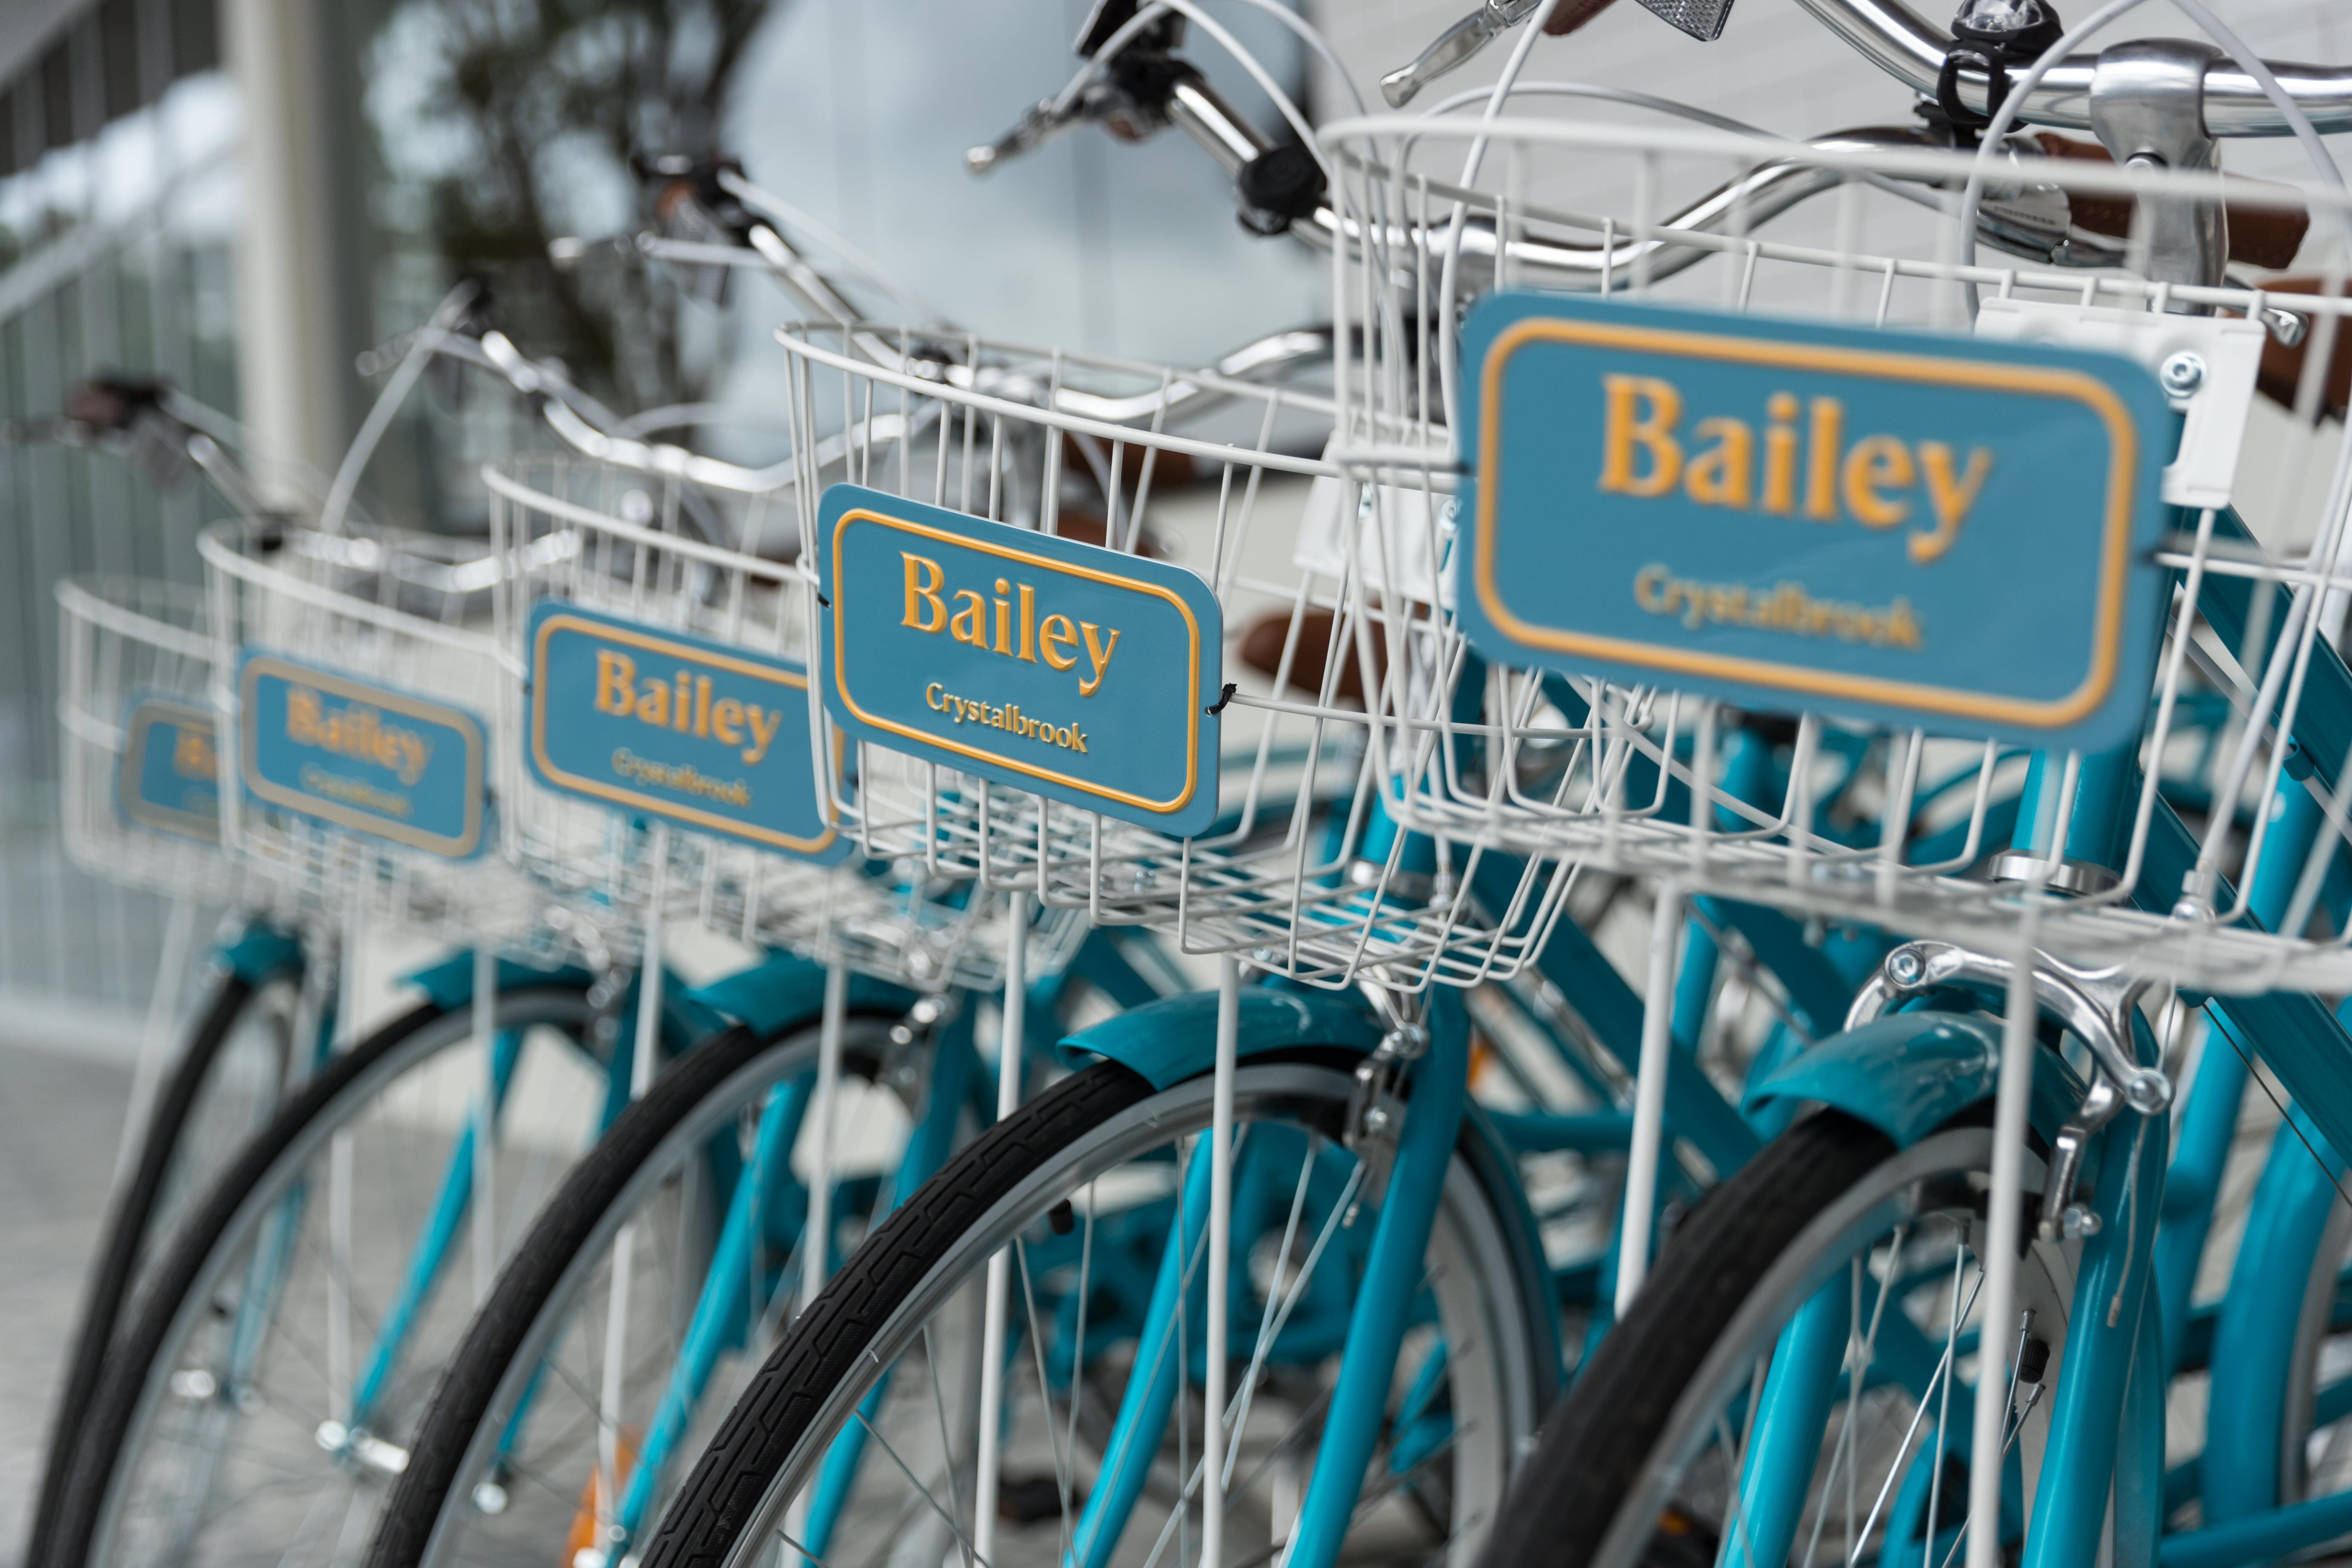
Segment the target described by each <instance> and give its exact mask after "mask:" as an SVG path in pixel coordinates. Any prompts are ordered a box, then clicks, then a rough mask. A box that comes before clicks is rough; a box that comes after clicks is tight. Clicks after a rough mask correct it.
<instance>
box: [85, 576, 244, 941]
mask: <svg viewBox="0 0 2352 1568" xmlns="http://www.w3.org/2000/svg"><path fill="white" fill-rule="evenodd" d="M57 598H58V618H59V623H60V626H61V629H62V632H63V638H62V651H63V668H62V671H61V679H60V680H59V682H58V732H59V736H60V739H61V742H62V755H61V756H60V758H59V766H58V806H59V814H60V818H61V823H62V826H63V829H64V837H65V845H66V853H67V854H68V855H69V856H71V857H72V858H73V861H74V864H75V865H77V866H79V867H80V868H82V869H83V870H85V871H87V872H89V874H90V875H91V876H93V877H100V878H103V879H107V880H109V881H113V882H119V883H121V884H122V885H123V886H125V887H132V888H142V889H150V890H152V891H154V892H159V893H167V894H171V895H173V896H176V897H182V898H187V899H191V900H195V901H196V902H198V903H200V904H210V905H214V906H216V907H221V908H237V909H251V910H256V911H257V912H264V913H266V912H269V911H270V910H272V909H273V907H275V906H277V905H279V904H281V903H283V902H284V901H285V900H283V899H282V898H281V897H280V896H279V891H278V889H277V888H276V886H275V885H274V884H272V883H271V882H270V881H269V880H268V879H267V878H263V877H260V876H257V875H256V874H255V872H254V870H253V868H251V867H250V866H249V865H248V864H247V862H246V861H244V860H243V859H241V858H238V857H236V856H235V855H231V854H229V853H228V852H227V851H226V849H225V848H224V847H222V843H221V823H220V766H219V756H220V749H221V746H222V744H223V742H222V738H221V737H222V735H223V734H224V733H225V731H223V729H222V727H221V725H220V724H219V721H218V719H217V716H216V715H215V711H214V709H213V695H214V693H213V667H214V666H213V659H214V646H213V639H212V636H211V633H210V631H209V629H208V627H207V624H206V617H205V594H204V591H203V590H202V589H201V588H198V587H195V586H193V585H191V584H181V583H166V582H160V581H152V580H147V579H141V578H134V577H121V576H79V577H68V578H65V579H63V580H61V581H60V582H59V583H58V586H57Z"/></svg>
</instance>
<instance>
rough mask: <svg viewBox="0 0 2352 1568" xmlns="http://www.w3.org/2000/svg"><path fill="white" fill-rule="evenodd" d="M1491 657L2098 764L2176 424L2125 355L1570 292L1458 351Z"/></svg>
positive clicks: (2124, 723) (2127, 688)
mask: <svg viewBox="0 0 2352 1568" xmlns="http://www.w3.org/2000/svg"><path fill="white" fill-rule="evenodd" d="M1463 357H1464V363H1465V364H1467V365H1469V366H1471V367H1473V374H1470V375H1468V376H1466V377H1465V394H1464V414H1465V418H1464V431H1463V443H1464V444H1463V450H1464V451H1465V454H1467V455H1468V457H1469V460H1470V462H1471V464H1472V466H1473V468H1474V469H1475V480H1476V503H1477V504H1476V508H1475V522H1474V526H1473V530H1472V536H1471V539H1470V544H1471V549H1470V550H1468V551H1467V552H1464V553H1465V554H1466V555H1467V557H1468V560H1467V561H1466V563H1465V572H1466V574H1467V578H1468V580H1467V581H1466V582H1465V583H1464V584H1461V585H1460V586H1461V592H1460V593H1459V603H1460V605H1461V617H1462V622H1463V626H1464V629H1465V631H1466V632H1467V633H1468V635H1469V637H1470V640H1471V642H1472V643H1473V645H1474V646H1475V647H1478V648H1479V649H1480V650H1481V651H1482V652H1484V653H1486V654H1487V655H1489V656H1490V657H1492V658H1496V659H1499V660H1502V661H1504V662H1507V663H1511V664H1518V665H1538V666H1543V667H1548V668H1558V669H1562V670H1567V671H1571V672H1574V673H1579V674H1591V675H1599V676H1604V677H1607V678H1609V679H1613V680H1618V681H1622V682H1629V683H1632V682H1638V683H1644V684H1655V685H1660V686H1664V687H1667V688H1670V689H1679V690H1688V691H1696V692H1700V693H1704V694H1706V695H1711V696H1716V697H1721V698H1727V699H1729V700H1733V701H1737V702H1739V703H1743V704H1747V705H1749V706H1753V707H1759V708H1766V709H1779V710H1814V711H1822V710H1827V711H1832V712H1836V713H1841V714H1848V715H1853V716H1855V717H1859V718H1864V719H1868V720H1873V721H1879V722H1883V723H1888V724H1895V725H1901V726H1906V727H1907V726H1911V725H1918V726H1922V727H1924V728H1927V729H1928V730H1930V731H1936V732H1938V733H1943V734H1952V735H1966V736H1986V737H1998V738H2001V739H2007V740H2018V741H2024V742H2029V743H2032V744H2036V745H2044V746H2068V747H2082V748H2084V749H2086V750H2099V749H2104V748H2107V747H2112V746H2116V745H2119V744H2122V743H2124V742H2126V741H2127V740H2129V739H2130V737H2131V736H2132V735H2134V734H2136V733H2137V731H2138V728H2139V725H2140V722H2141V720H2142V718H2143V716H2144V714H2145V711H2146V709H2147V695H2148V688H2149V684H2150V680H2151V678H2152V675H2153V668H2154V665H2153V661H2154V659H2155V658H2156V650H2157V642H2158V633H2159V630H2160V627H2159V626H2158V617H2159V614H2160V611H2159V598H2160V595H2161V594H2162V592H2163V581H2162V576H2161V574H2160V573H2159V572H2158V569H2157V568H2156V567H2155V566H2153V565H2152V564H2150V563H2148V562H2147V552H2148V548H2149V547H2150V546H2151V545H2152V544H2153V543H2154V542H2155V541H2156V539H2157V537H2158V534H2159V533H2160V531H2162V530H2163V528H2164V527H2165V525H2166V524H2165V516H2166V514H2165V509H2164V507H2163V506H2162V504H2161V500H2160V497H2159V485H2160V476H2161V472H2162V468H2163V466H2164V464H2165V463H2166V462H2167V461H2168V460H2169V458H2170V457H2171V448H2172V445H2173V441H2174V438H2175V430H2176V422H2175V420H2174V417H2173V416H2172V415H2171V414H2170V412H2169V411H2168V409H2167V407H2166V405H2165V403H2164V399H2163V395H2162V394H2161V393H2159V392H2158V389H2157V386H2156V384H2155V381H2154V379H2153V378H2152V377H2151V376H2150V375H2149V374H2148V373H2147V371H2146V370H2145V369H2143V368H2142V367H2141V366H2139V365H2138V364H2137V363H2133V362H2131V361H2128V360H2126V359H2122V358H2119V357H2116V356H2113V355H2107V354H2101V353H2085V352H2083V351H2079V350H2073V349H2062V348H2054V347H2048V346H2042V345H2030V344H2023V343H1995V342H1973V341H1969V340H1967V339H1957V338H1948V337H1937V336H1930V335H1927V334H1925V333H1916V332H1897V331H1871V330H1865V329H1861V328H1854V327H1844V326H1824V325H1815V324H1811V323H1800V322H1794V321H1773V320H1770V319H1769V318H1759V317H1752V316H1727V315H1722V314H1717V313H1714V312H1709V311H1704V310H1685V309H1677V308H1671V307H1664V306H1655V305H1634V304H1628V303H1624V302H1622V301H1611V300H1570V299H1563V298H1559V297H1556V296H1547V295H1532V294H1504V295H1496V296H1492V297H1490V298H1488V299H1486V300H1483V301H1481V302H1480V303H1479V304H1478V306H1477V307H1476V308H1475V310H1473V311H1472V312H1471V315H1470V317H1469V320H1468V321H1467V322H1466V323H1465V327H1464V329H1463Z"/></svg>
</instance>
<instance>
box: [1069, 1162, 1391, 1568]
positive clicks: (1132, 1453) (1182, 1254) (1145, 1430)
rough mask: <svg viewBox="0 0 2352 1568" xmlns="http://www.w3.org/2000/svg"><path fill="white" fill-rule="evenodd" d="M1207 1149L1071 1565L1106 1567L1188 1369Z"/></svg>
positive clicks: (1202, 1304) (1186, 1197)
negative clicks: (1181, 1349) (1183, 1334)
mask: <svg viewBox="0 0 2352 1568" xmlns="http://www.w3.org/2000/svg"><path fill="white" fill-rule="evenodd" d="M1409 1122H1410V1118H1408V1124H1409ZM1208 1149H1209V1141H1208V1140H1207V1139H1205V1138H1203V1139H1201V1140H1199V1141H1198V1142H1195V1143H1194V1145H1193V1147H1192V1157H1191V1158H1190V1160H1188V1161H1187V1162H1186V1164H1185V1168H1184V1186H1183V1195H1182V1197H1181V1200H1180V1201H1179V1202H1178V1204H1177V1214H1178V1215H1179V1223H1178V1224H1177V1225H1176V1226H1174V1227H1172V1228H1171V1230H1170V1231H1169V1233H1168V1245H1167V1247H1165V1249H1163V1250H1162V1252H1161V1253H1160V1277H1159V1279H1158V1280H1157V1281H1156V1282H1155V1283H1154V1285H1153V1287H1152V1291H1151V1306H1150V1310H1148V1311H1147V1312H1146V1313H1145V1314H1144V1319H1143V1333H1142V1337H1141V1338H1140V1339H1139V1341H1138V1342H1137V1343H1136V1347H1135V1363H1134V1370H1133V1371H1131V1372H1130V1373H1129V1374H1128V1379H1127V1392H1126V1393H1125V1394H1122V1395H1121V1396H1120V1398H1119V1404H1118V1418H1117V1420H1116V1422H1115V1423H1114V1424H1113V1426H1112V1427H1111V1436H1110V1441H1109V1442H1108V1444H1106V1445H1105V1446H1104V1451H1103V1462H1102V1468H1101V1470H1100V1471H1099V1472H1098V1473H1097V1476H1096V1478H1095V1484H1094V1487H1093V1489H1091V1490H1090V1491H1088V1492H1087V1501H1086V1507H1085V1508H1084V1509H1083V1510H1080V1512H1079V1514H1078V1523H1077V1528H1076V1531H1073V1532H1072V1534H1071V1537H1070V1555H1069V1563H1068V1568H1109V1563H1110V1561H1111V1557H1112V1555H1113V1553H1114V1552H1116V1551H1117V1550H1118V1542H1119V1538H1120V1537H1121V1536H1122V1535H1124V1534H1125V1533H1126V1531H1127V1521H1128V1519H1129V1516H1130V1515H1132V1514H1133V1513H1134V1511H1135V1504H1136V1500H1137V1499H1139V1498H1140V1497H1141V1496H1142V1495H1143V1485H1144V1482H1145V1481H1146V1480H1147V1479H1149V1478H1150V1473H1151V1462H1152V1460H1153V1459H1155V1458H1158V1457H1159V1453H1160V1439H1161V1436H1163V1435H1164V1434H1165V1433H1166V1432H1167V1430H1168V1415H1169V1412H1170V1411H1171V1410H1172V1409H1173V1408H1174V1406H1175V1403H1176V1387H1177V1381H1178V1379H1179V1378H1181V1376H1182V1375H1183V1372H1184V1368H1183V1365H1182V1358H1181V1356H1180V1355H1179V1353H1178V1336H1179V1334H1180V1331H1181V1322H1180V1318H1181V1321H1190V1322H1194V1323H1197V1322H1201V1321H1203V1313H1204V1311H1205V1310H1206V1308H1207V1305H1208V1300H1207V1298H1208V1284H1209V1280H1208V1270H1207V1269H1205V1268H1198V1267H1195V1259H1196V1258H1197V1256H1198V1254H1199V1253H1200V1252H1201V1251H1202V1242H1203V1240H1204V1239H1205V1238H1206V1236H1207V1233H1208V1226H1209V1155H1208Z"/></svg>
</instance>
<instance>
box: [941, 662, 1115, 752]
mask: <svg viewBox="0 0 2352 1568" xmlns="http://www.w3.org/2000/svg"><path fill="white" fill-rule="evenodd" d="M923 706H925V707H926V708H929V710H931V711H933V712H934V713H945V714H947V715H948V716H949V717H950V718H951V719H953V720H954V721H956V722H957V723H959V724H984V725H986V726H988V727H989V728H990V729H992V730H1005V731H1011V732H1012V733H1013V734H1015V735H1023V736H1027V737H1029V738H1031V739H1033V740H1037V741H1042V742H1045V744H1046V745H1049V746H1059V747H1061V748H1062V749H1063V750H1064V751H1069V752H1087V732H1086V731H1084V730H1081V729H1079V728H1078V727H1077V726H1076V724H1048V723H1046V722H1045V721H1044V720H1042V719H1034V718H1032V717H1030V716H1029V715H1028V714H1026V713H1024V712H1023V711H1021V705H1020V704H1019V703H1017V702H1016V703H1014V704H1013V705H1012V706H1011V707H1008V708H999V707H996V706H994V705H992V704H991V703H986V702H974V701H972V700H971V699H969V698H964V697H957V696H953V695H951V694H950V693H949V692H948V691H947V690H946V689H944V688H943V687H941V686H940V683H939V682H938V681H936V680H934V681H932V682H931V683H930V684H929V686H926V687H924V688H923ZM1093 754H1094V753H1093V752H1087V755H1088V756H1092V755H1093Z"/></svg>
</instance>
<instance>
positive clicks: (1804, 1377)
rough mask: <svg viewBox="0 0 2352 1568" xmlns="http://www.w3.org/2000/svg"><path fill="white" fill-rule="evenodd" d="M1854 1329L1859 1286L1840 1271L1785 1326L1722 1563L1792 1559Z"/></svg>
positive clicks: (1744, 1567)
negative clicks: (1842, 1365)
mask: <svg viewBox="0 0 2352 1568" xmlns="http://www.w3.org/2000/svg"><path fill="white" fill-rule="evenodd" d="M1852 1334H1853V1289H1852V1285H1851V1282H1850V1281H1849V1279H1848V1278H1847V1275H1846V1272H1845V1271H1844V1270H1843V1269H1841V1270H1839V1271H1838V1273H1837V1274H1836V1276H1835V1277H1833V1278H1832V1279H1830V1281H1829V1282H1828V1283H1827V1284H1825V1285H1823V1286H1822V1288H1821V1289H1818V1290H1816V1291H1814V1292H1813V1294H1812V1296H1811V1299H1810V1300H1807V1301H1806V1302H1805V1304H1804V1305H1803V1306H1801V1307H1800V1308H1798V1309H1797V1315H1796V1317H1795V1318H1794V1319H1792V1320H1790V1323H1789V1326H1788V1328H1786V1329H1785V1330H1783V1331H1781V1334H1780V1342H1779V1343H1778V1344H1776V1345H1775V1346H1774V1347H1773V1352H1772V1370H1771V1372H1770V1373H1769V1374H1768V1375H1767V1376H1766V1378H1765V1380H1764V1396H1763V1398H1762V1399H1761V1400H1760V1401H1759V1405H1758V1409H1757V1415H1756V1427H1755V1431H1754V1434H1753V1435H1752V1436H1751V1437H1750V1438H1749V1441H1748V1463H1747V1465H1746V1467H1745V1468H1744V1469H1743V1471H1742V1473H1741V1475H1740V1478H1739V1499H1738V1502H1737V1503H1735V1504H1734V1505H1733V1509H1732V1514H1731V1518H1730V1520H1729V1521H1727V1523H1726V1524H1725V1525H1724V1542H1723V1549H1722V1555H1721V1556H1720V1557H1719V1558H1718V1559H1717V1561H1718V1562H1719V1563H1721V1564H1722V1568H1757V1565H1759V1564H1769V1565H1771V1568H1779V1565H1780V1564H1781V1563H1786V1562H1788V1561H1789V1552H1790V1548H1791V1547H1793V1546H1794V1545H1795V1544H1796V1541H1797V1526H1798V1525H1799V1523H1800V1522H1801V1521H1802V1519H1803V1517H1804V1512H1805V1500H1806V1496H1807V1493H1808V1492H1809V1490H1810V1489H1811V1480H1812V1477H1813V1467H1814V1466H1815V1464H1817V1463H1818V1462H1819V1461H1820V1458H1821V1453H1822V1434H1823V1432H1824V1431H1825V1430H1826V1428H1827V1426H1828V1423H1829V1415H1830V1405H1832V1403H1833V1402H1834V1401H1835V1399H1836V1396H1837V1386H1838V1375H1839V1366H1840V1363H1843V1361H1844V1360H1845V1352H1846V1344H1847V1342H1848V1340H1849V1339H1850V1338H1851V1337H1852Z"/></svg>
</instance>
